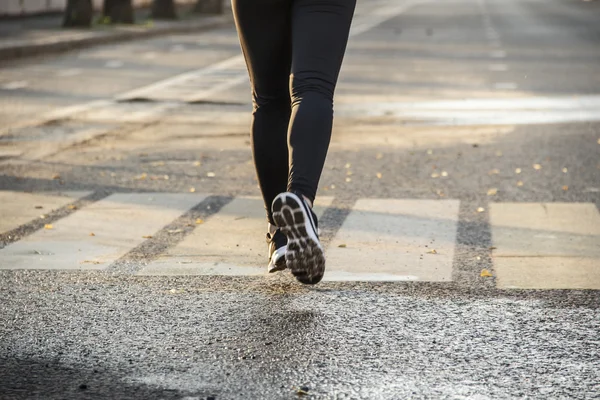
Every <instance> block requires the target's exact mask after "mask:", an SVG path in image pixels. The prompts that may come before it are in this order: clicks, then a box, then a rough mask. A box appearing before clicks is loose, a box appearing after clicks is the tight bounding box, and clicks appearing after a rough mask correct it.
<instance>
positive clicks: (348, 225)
mask: <svg viewBox="0 0 600 400" xmlns="http://www.w3.org/2000/svg"><path fill="white" fill-rule="evenodd" d="M458 209H459V201H458V200H417V199H359V200H358V201H357V202H356V204H355V206H354V207H353V209H352V211H351V212H350V215H348V217H347V218H346V221H345V222H344V224H343V225H342V227H341V228H340V230H339V231H338V233H337V235H336V236H335V237H334V239H333V240H332V241H331V243H330V245H329V248H328V251H327V271H326V273H325V277H324V280H328V281H337V280H361V281H373V280H385V281H393V280H398V281H402V280H419V281H450V280H451V279H452V262H453V259H454V246H455V242H456V231H457V226H458Z"/></svg>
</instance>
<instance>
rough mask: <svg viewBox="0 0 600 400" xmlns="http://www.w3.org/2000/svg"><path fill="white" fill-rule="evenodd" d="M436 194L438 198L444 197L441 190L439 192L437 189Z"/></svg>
mask: <svg viewBox="0 0 600 400" xmlns="http://www.w3.org/2000/svg"><path fill="white" fill-rule="evenodd" d="M436 193H437V195H438V196H440V197H444V196H445V194H444V192H443V191H442V190H439V189H438V190H437V191H436Z"/></svg>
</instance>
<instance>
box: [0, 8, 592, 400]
mask: <svg viewBox="0 0 600 400" xmlns="http://www.w3.org/2000/svg"><path fill="white" fill-rule="evenodd" d="M599 20H600V2H598V1H575V0H455V1H428V0H422V1H410V0H398V1H391V0H377V1H375V0H374V1H368V2H366V1H365V2H359V5H358V8H357V12H356V18H355V21H354V24H353V30H352V33H351V38H350V43H349V46H348V52H347V55H346V58H345V63H344V66H343V71H342V75H341V78H340V82H339V85H338V90H337V93H336V107H335V113H336V119H335V127H334V136H333V139H332V143H331V148H330V153H329V156H328V159H327V163H326V167H325V171H324V173H323V177H322V180H321V184H320V189H319V197H318V199H317V204H316V210H317V212H318V214H319V215H320V218H321V219H320V221H321V224H320V225H321V226H322V227H323V235H322V238H323V242H324V244H325V245H326V254H327V270H326V275H325V279H324V281H323V282H322V283H320V284H318V285H316V286H314V287H307V286H303V285H301V284H299V283H297V282H296V281H295V280H294V279H293V278H292V277H291V276H290V274H289V273H288V272H286V271H283V272H280V273H277V274H273V275H267V274H266V263H267V260H266V251H267V249H266V244H265V243H264V231H265V227H266V226H265V225H266V224H265V221H264V217H263V210H262V204H261V201H260V199H259V192H258V189H257V182H256V179H255V175H254V171H253V166H252V161H251V154H250V149H249V137H248V127H249V116H250V110H251V105H250V93H249V88H248V83H247V77H246V74H245V70H244V64H243V60H242V58H241V56H240V50H239V45H238V42H237V38H236V35H235V31H234V29H233V27H224V28H222V29H219V30H214V31H210V32H205V33H201V34H196V35H173V36H165V37H160V38H154V39H151V40H144V41H135V42H127V43H123V44H119V45H111V46H100V47H94V48H91V49H86V50H83V51H77V52H72V53H67V54H62V55H57V56H47V57H44V58H42V57H40V58H32V59H27V60H21V61H18V62H12V63H3V64H0V119H1V120H2V122H3V123H2V126H1V127H0V135H1V136H0V189H1V190H0V204H1V206H0V398H1V399H37V398H39V399H80V398H84V399H87V398H90V399H95V398H102V399H181V400H183V399H187V400H192V399H208V398H214V399H280V398H283V399H288V398H298V397H304V398H325V399H338V398H339V399H346V398H348V399H351V398H357V399H358V398H364V399H403V398H411V399H421V398H423V399H424V398H447V399H497V398H539V399H559V398H561V399H562V398H574V399H592V398H598V397H599V396H600V354H599V348H600V333H599V332H600V311H599V306H600V294H599V292H598V290H599V289H600V212H599V207H600V45H599V43H600V24H598V21H599Z"/></svg>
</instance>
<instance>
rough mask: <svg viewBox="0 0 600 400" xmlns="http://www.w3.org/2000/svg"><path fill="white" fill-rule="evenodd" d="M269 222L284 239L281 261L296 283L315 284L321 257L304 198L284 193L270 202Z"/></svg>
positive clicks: (321, 271) (314, 223) (322, 269)
mask: <svg viewBox="0 0 600 400" xmlns="http://www.w3.org/2000/svg"><path fill="white" fill-rule="evenodd" d="M272 211H273V218H274V219H275V223H276V224H277V226H278V227H279V229H281V231H282V232H283V233H284V234H285V236H287V239H288V243H287V250H286V253H285V261H286V264H287V267H288V268H289V269H290V270H291V271H292V274H294V276H295V277H296V279H297V280H298V281H299V282H301V283H304V284H307V285H314V284H315V283H318V282H319V281H320V280H321V279H322V278H323V274H324V273H325V254H324V251H323V247H322V246H321V242H319V236H318V232H319V231H318V225H317V224H318V221H317V216H316V215H315V213H314V212H313V210H312V208H311V207H310V206H309V205H308V204H307V202H306V200H305V199H304V196H302V195H299V194H296V193H292V192H284V193H280V194H279V195H277V197H275V200H273V205H272Z"/></svg>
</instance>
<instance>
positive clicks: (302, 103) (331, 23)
mask: <svg viewBox="0 0 600 400" xmlns="http://www.w3.org/2000/svg"><path fill="white" fill-rule="evenodd" d="M355 5H356V0H296V1H294V2H293V7H292V69H291V82H290V90H291V97H292V115H291V118H290V126H289V131H288V141H289V151H290V175H289V180H288V190H289V191H292V192H296V193H301V194H302V195H304V196H306V197H307V198H308V199H309V200H310V201H311V202H313V201H314V199H315V196H316V192H317V187H318V184H319V179H320V177H321V172H322V171H323V165H324V164H325V158H326V156H327V150H328V148H329V141H330V139H331V129H332V125H333V94H334V91H335V86H336V83H337V79H338V76H339V72H340V68H341V65H342V60H343V58H344V53H345V51H346V44H347V42H348V35H349V32H350V25H351V22H352V16H353V14H354V7H355Z"/></svg>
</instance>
